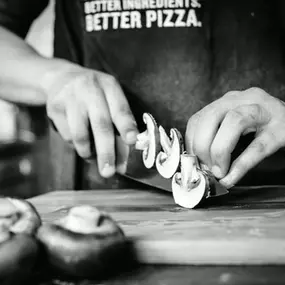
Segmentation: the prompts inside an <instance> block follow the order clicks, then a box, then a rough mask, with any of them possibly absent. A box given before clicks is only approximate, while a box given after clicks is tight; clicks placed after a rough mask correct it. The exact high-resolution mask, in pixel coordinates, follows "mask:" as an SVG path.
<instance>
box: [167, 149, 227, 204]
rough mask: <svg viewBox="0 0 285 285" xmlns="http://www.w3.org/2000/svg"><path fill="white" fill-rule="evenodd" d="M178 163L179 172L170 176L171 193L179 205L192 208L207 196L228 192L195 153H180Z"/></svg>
mask: <svg viewBox="0 0 285 285" xmlns="http://www.w3.org/2000/svg"><path fill="white" fill-rule="evenodd" d="M180 164H181V166H180V167H181V172H177V173H176V174H175V175H174V176H173V178H172V194H173V198H174V201H175V203H176V204H178V205H180V206H181V207H184V208H189V209H193V208H195V207H197V206H198V205H199V204H201V203H202V202H203V201H204V200H205V199H207V198H209V197H217V196H222V195H225V194H228V193H229V191H228V190H227V188H226V187H224V186H223V185H222V184H220V183H219V182H218V181H217V180H216V179H215V177H214V175H213V174H212V173H211V172H210V171H209V170H208V167H207V166H206V165H204V164H200V163H199V162H198V158H197V157H196V156H195V155H190V154H187V153H186V152H184V153H182V155H181V158H180Z"/></svg>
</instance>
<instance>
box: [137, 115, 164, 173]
mask: <svg viewBox="0 0 285 285" xmlns="http://www.w3.org/2000/svg"><path fill="white" fill-rule="evenodd" d="M143 121H144V123H145V124H146V130H145V131H144V132H142V133H140V134H138V136H137V142H136V145H135V148H136V149H138V150H142V151H143V153H142V158H143V163H144V165H145V167H146V168H148V169H150V168H152V167H153V166H154V164H155V158H156V156H157V154H158V152H159V151H160V148H161V146H160V142H159V131H158V126H157V123H156V121H155V119H154V118H153V116H152V115H151V114H149V113H144V114H143Z"/></svg>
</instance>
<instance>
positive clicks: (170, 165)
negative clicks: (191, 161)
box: [155, 128, 183, 179]
mask: <svg viewBox="0 0 285 285" xmlns="http://www.w3.org/2000/svg"><path fill="white" fill-rule="evenodd" d="M160 134H161V135H163V131H160ZM170 138H171V139H172V140H171V146H170V147H171V152H170V155H167V154H166V153H165V152H163V151H160V152H159V153H158V155H157V157H156V162H155V165H156V169H157V171H158V173H159V174H160V175H161V176H162V177H164V178H167V179H168V178H171V177H172V176H173V175H174V174H175V172H176V171H177V169H178V168H179V164H180V155H181V153H182V152H183V140H182V136H181V134H180V132H179V131H178V130H177V129H175V128H172V129H171V130H170Z"/></svg>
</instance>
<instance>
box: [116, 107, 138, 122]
mask: <svg viewBox="0 0 285 285" xmlns="http://www.w3.org/2000/svg"><path fill="white" fill-rule="evenodd" d="M112 117H113V119H114V121H122V120H124V119H126V118H131V119H132V121H133V120H134V118H133V113H132V111H131V109H130V108H129V106H128V104H125V103H123V104H120V105H119V106H118V109H117V110H116V111H115V112H114V114H112Z"/></svg>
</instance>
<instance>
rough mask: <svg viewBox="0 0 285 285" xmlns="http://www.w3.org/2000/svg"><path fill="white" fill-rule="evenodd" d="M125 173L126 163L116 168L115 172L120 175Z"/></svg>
mask: <svg viewBox="0 0 285 285" xmlns="http://www.w3.org/2000/svg"><path fill="white" fill-rule="evenodd" d="M126 171H127V161H124V162H122V163H120V164H118V166H117V172H118V173H120V174H125V173H126Z"/></svg>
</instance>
